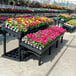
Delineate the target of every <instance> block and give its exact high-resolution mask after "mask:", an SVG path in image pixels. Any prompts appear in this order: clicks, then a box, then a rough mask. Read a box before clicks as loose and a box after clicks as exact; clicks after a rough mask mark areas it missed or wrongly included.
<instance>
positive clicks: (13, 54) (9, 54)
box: [2, 48, 32, 61]
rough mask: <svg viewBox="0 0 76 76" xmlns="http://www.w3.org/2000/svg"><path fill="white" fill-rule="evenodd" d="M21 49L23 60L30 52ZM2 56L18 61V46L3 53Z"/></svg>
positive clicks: (27, 57)
mask: <svg viewBox="0 0 76 76" xmlns="http://www.w3.org/2000/svg"><path fill="white" fill-rule="evenodd" d="M21 51H22V55H21V56H22V57H23V58H22V61H25V60H27V59H29V58H30V57H31V56H32V54H31V53H27V52H26V51H24V50H21ZM2 57H4V58H7V59H12V60H16V61H20V55H19V52H18V48H16V49H14V50H12V51H10V52H7V53H6V54H5V55H4V54H3V55H2Z"/></svg>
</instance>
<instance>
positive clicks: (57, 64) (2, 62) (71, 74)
mask: <svg viewBox="0 0 76 76" xmlns="http://www.w3.org/2000/svg"><path fill="white" fill-rule="evenodd" d="M17 46H18V41H17V40H16V39H14V38H9V36H8V37H7V51H9V50H11V49H13V48H15V47H17ZM2 54H3V46H2V36H0V76H76V32H74V33H67V32H66V33H65V35H64V42H63V43H62V44H61V43H59V47H58V48H55V46H53V47H52V54H51V55H48V54H47V53H46V54H45V55H44V56H43V62H44V64H42V65H41V66H38V59H37V58H35V56H33V57H32V58H30V59H29V60H27V61H23V62H17V61H14V60H10V59H7V58H3V57H1V55H2Z"/></svg>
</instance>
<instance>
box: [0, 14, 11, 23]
mask: <svg viewBox="0 0 76 76" xmlns="http://www.w3.org/2000/svg"><path fill="white" fill-rule="evenodd" d="M11 17H12V15H0V23H2V22H4V21H5V20H7V19H8V18H11Z"/></svg>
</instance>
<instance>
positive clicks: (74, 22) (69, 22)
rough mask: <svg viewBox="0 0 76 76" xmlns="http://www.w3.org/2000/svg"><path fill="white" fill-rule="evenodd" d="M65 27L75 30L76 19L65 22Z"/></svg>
mask: <svg viewBox="0 0 76 76" xmlns="http://www.w3.org/2000/svg"><path fill="white" fill-rule="evenodd" d="M63 28H65V29H67V30H69V31H73V30H74V29H75V28H76V19H72V20H69V21H67V22H66V23H64V25H63Z"/></svg>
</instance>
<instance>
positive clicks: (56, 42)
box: [56, 40, 58, 48]
mask: <svg viewBox="0 0 76 76" xmlns="http://www.w3.org/2000/svg"><path fill="white" fill-rule="evenodd" d="M56 48H58V40H57V41H56Z"/></svg>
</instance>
